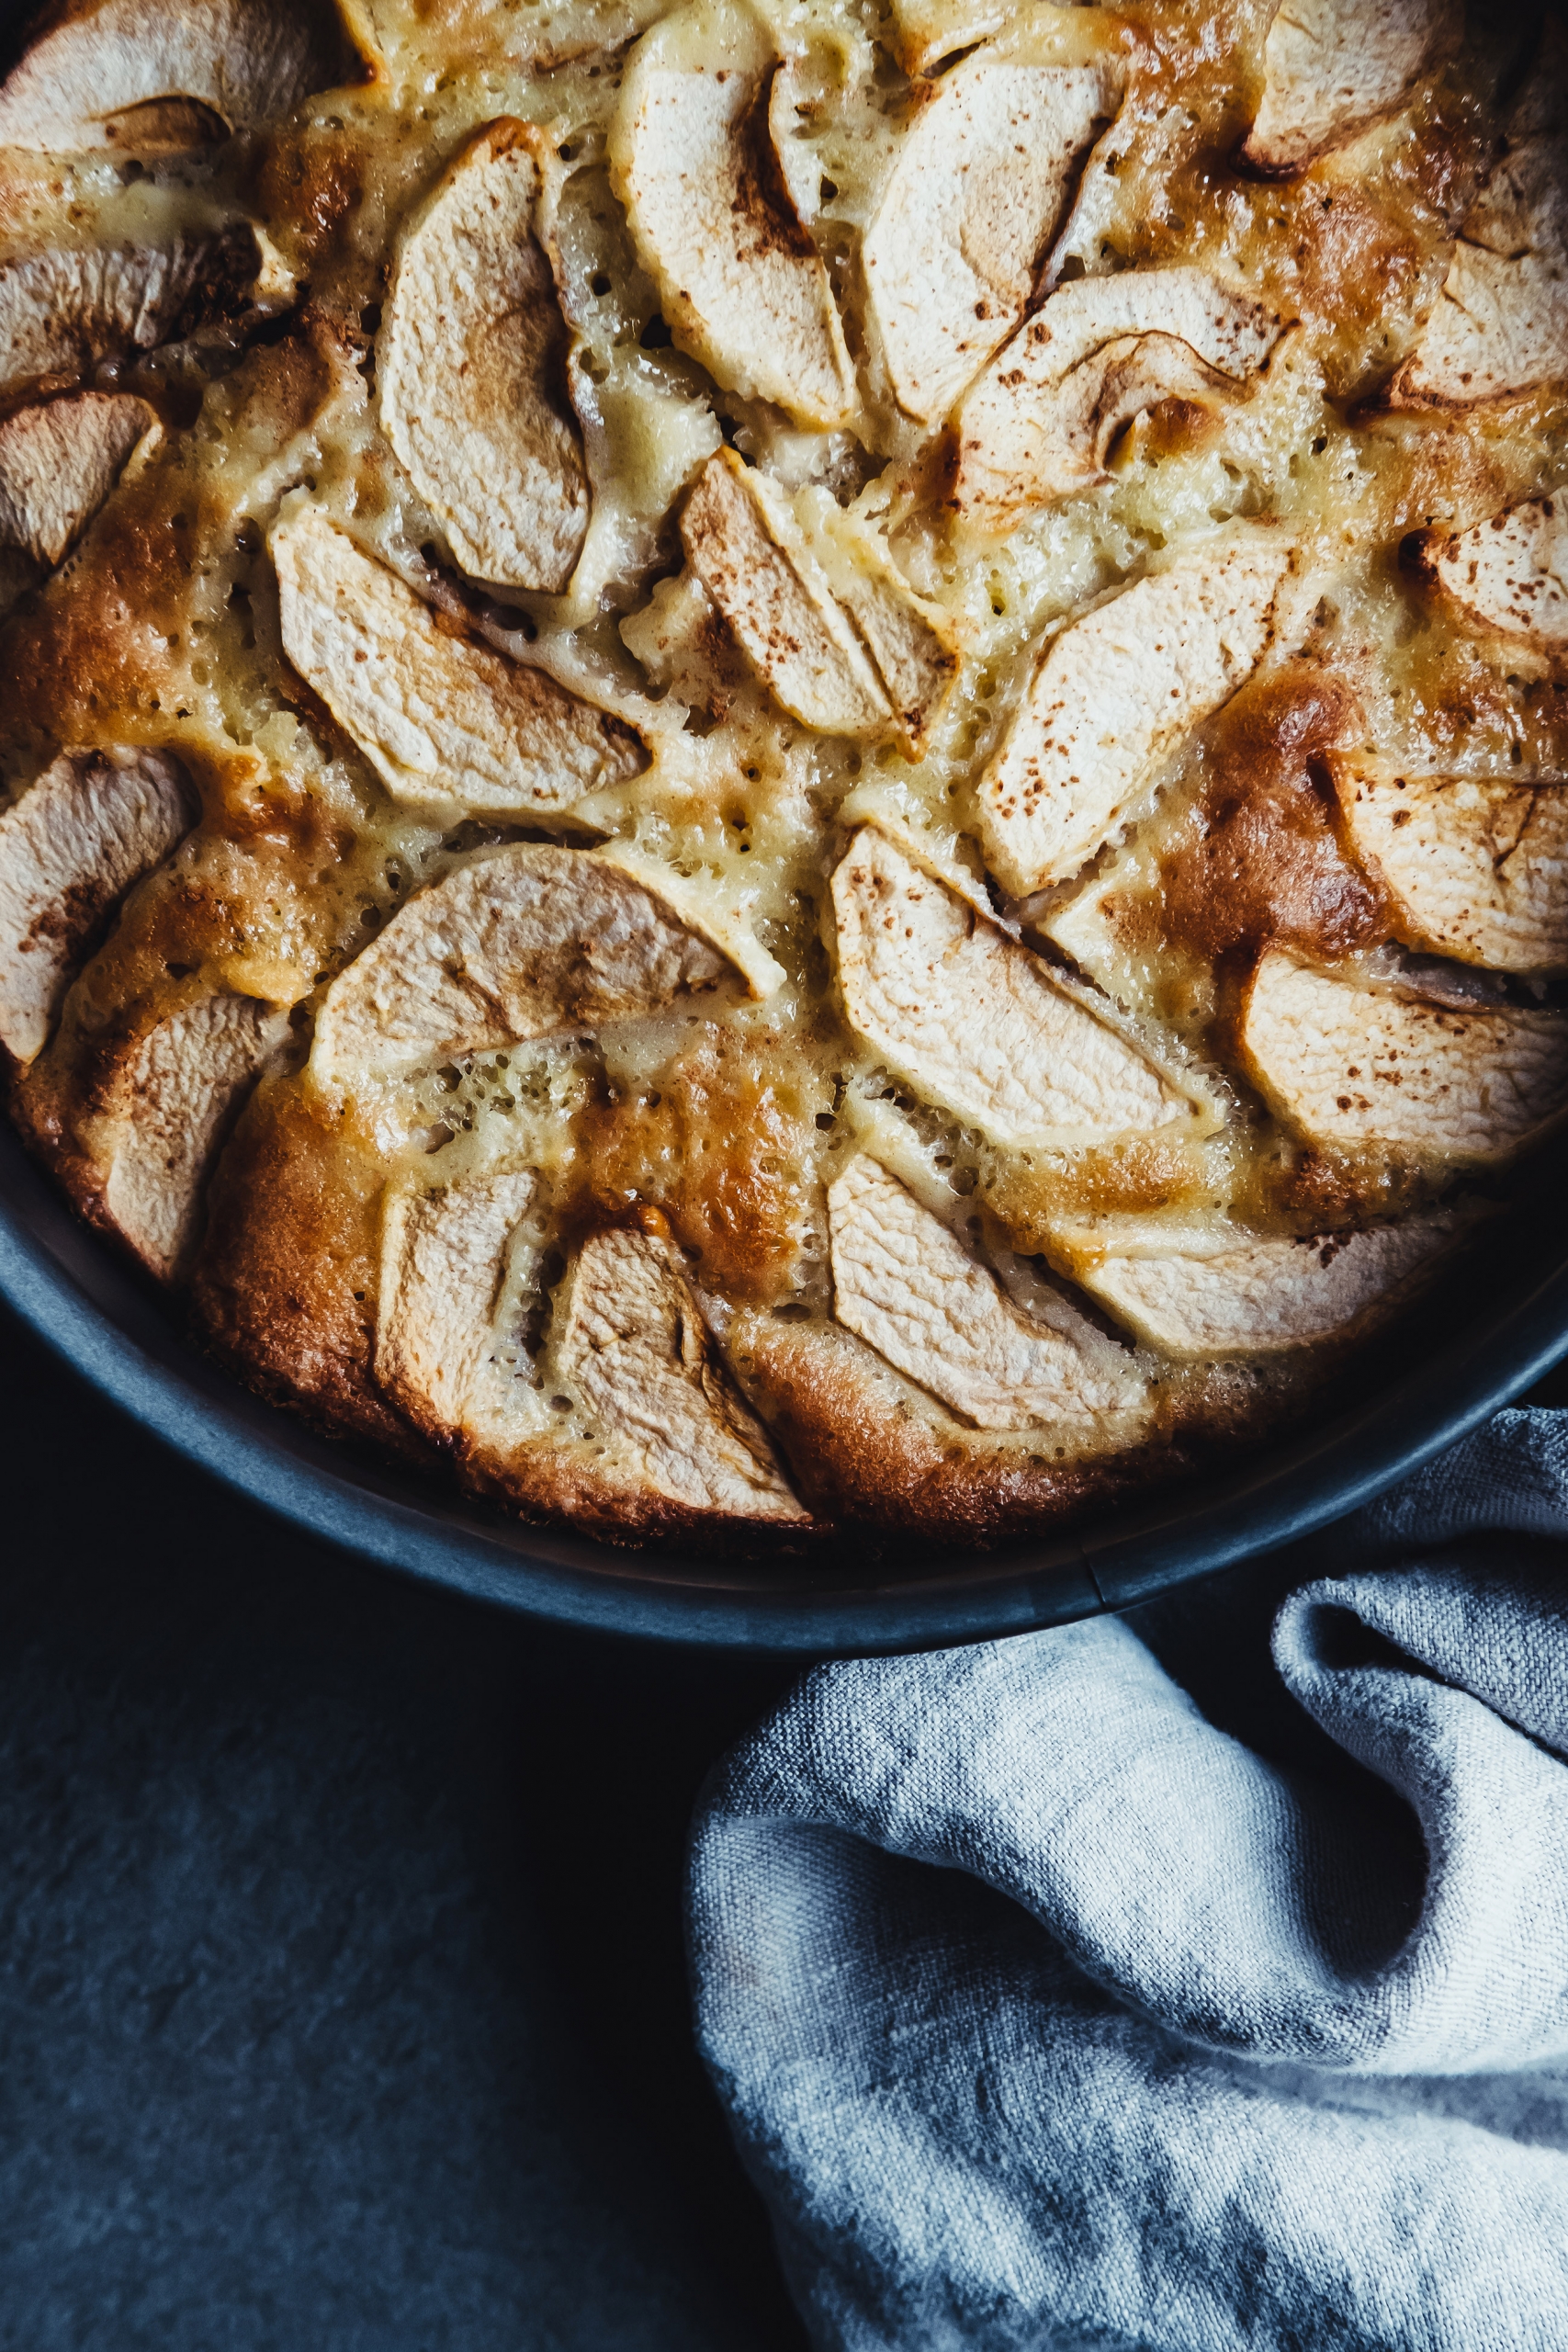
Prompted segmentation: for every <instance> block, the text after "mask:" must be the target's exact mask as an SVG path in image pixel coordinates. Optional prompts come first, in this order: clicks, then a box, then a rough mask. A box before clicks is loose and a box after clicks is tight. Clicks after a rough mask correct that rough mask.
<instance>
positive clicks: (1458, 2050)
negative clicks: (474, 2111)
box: [688, 1412, 1568, 2352]
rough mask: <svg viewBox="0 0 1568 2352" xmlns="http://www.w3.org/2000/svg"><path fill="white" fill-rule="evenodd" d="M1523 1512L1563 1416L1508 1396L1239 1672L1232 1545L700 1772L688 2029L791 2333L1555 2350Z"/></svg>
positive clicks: (1561, 2256) (906, 1675)
mask: <svg viewBox="0 0 1568 2352" xmlns="http://www.w3.org/2000/svg"><path fill="white" fill-rule="evenodd" d="M1565 1537H1568V1414H1565V1413H1554V1412H1506V1413H1503V1414H1501V1415H1500V1416H1499V1417H1498V1418H1497V1419H1495V1421H1493V1422H1492V1423H1491V1424H1490V1425H1489V1426H1488V1427H1486V1428H1485V1429H1483V1430H1482V1431H1480V1432H1479V1433H1478V1434H1477V1435H1475V1436H1473V1437H1472V1438H1471V1439H1469V1440H1467V1441H1466V1442H1463V1443H1462V1444H1461V1445H1460V1446H1459V1447H1458V1448H1456V1449H1455V1450H1454V1451H1453V1452H1452V1453H1449V1454H1447V1455H1445V1456H1443V1457H1441V1458H1439V1459H1438V1461H1436V1462H1435V1463H1433V1464H1429V1465H1428V1466H1427V1468H1426V1469H1425V1470H1424V1471H1422V1472H1420V1473H1419V1474H1417V1475H1416V1476H1415V1477H1414V1478H1413V1479H1412V1480H1411V1481H1410V1482H1409V1483H1408V1484H1406V1485H1405V1486H1404V1487H1400V1488H1398V1489H1396V1490H1395V1491H1394V1492H1393V1494H1392V1495H1390V1496H1389V1497H1387V1498H1385V1499H1384V1500H1383V1501H1382V1502H1381V1503H1379V1504H1378V1505H1376V1506H1375V1507H1374V1508H1373V1509H1371V1510H1370V1511H1367V1512H1365V1513H1363V1514H1362V1515H1361V1516H1360V1517H1359V1518H1358V1519H1356V1520H1353V1521H1348V1522H1346V1523H1344V1524H1343V1525H1341V1526H1340V1527H1339V1528H1337V1529H1335V1530H1333V1531H1331V1532H1330V1534H1329V1535H1328V1536H1327V1537H1324V1538H1319V1539H1317V1540H1316V1543H1315V1545H1314V1548H1313V1551H1312V1554H1311V1555H1310V1558H1309V1559H1308V1561H1307V1562H1306V1563H1305V1564H1304V1569H1303V1563H1302V1562H1301V1561H1300V1560H1299V1559H1298V1561H1297V1562H1296V1563H1295V1575H1296V1578H1297V1581H1296V1582H1295V1584H1294V1586H1293V1587H1291V1586H1283V1587H1282V1588H1281V1590H1282V1599H1281V1598H1280V1592H1279V1591H1277V1592H1276V1594H1275V1595H1274V1596H1273V1597H1272V1598H1270V1599H1269V1600H1268V1602H1267V1604H1266V1605H1267V1608H1268V1610H1269V1611H1272V1610H1273V1608H1274V1606H1275V1601H1276V1600H1279V1603H1280V1605H1279V1606H1278V1613H1277V1615H1275V1616H1274V1619H1273V1626H1272V1657H1273V1665H1272V1666H1270V1664H1269V1656H1268V1646H1267V1632H1266V1624H1267V1620H1266V1618H1265V1619H1263V1620H1260V1622H1259V1623H1258V1627H1257V1629H1256V1632H1255V1635H1254V1637H1253V1638H1254V1646H1255V1651H1256V1656H1255V1657H1253V1658H1252V1660H1251V1665H1250V1667H1248V1664H1247V1655H1248V1654H1247V1629H1246V1625H1245V1623H1244V1622H1243V1621H1245V1619H1246V1615H1247V1607H1248V1605H1249V1604H1248V1601H1247V1594H1248V1591H1249V1590H1251V1589H1255V1588H1256V1585H1257V1583H1258V1569H1257V1568H1256V1567H1255V1568H1254V1570H1253V1571H1251V1572H1250V1577H1251V1584H1250V1585H1249V1583H1248V1580H1247V1577H1237V1576H1233V1577H1230V1578H1229V1579H1227V1580H1225V1581H1224V1582H1223V1583H1222V1585H1221V1587H1220V1588H1219V1589H1218V1592H1217V1594H1216V1593H1215V1592H1213V1591H1211V1592H1210V1593H1209V1594H1208V1596H1207V1598H1206V1599H1205V1598H1203V1597H1202V1596H1200V1597H1198V1598H1197V1599H1190V1600H1187V1601H1185V1602H1184V1601H1183V1600H1182V1598H1181V1597H1180V1596H1176V1597H1173V1598H1172V1600H1170V1601H1168V1602H1167V1603H1165V1604H1163V1613H1161V1611H1155V1612H1153V1613H1151V1614H1148V1615H1146V1616H1145V1617H1144V1618H1141V1619H1134V1621H1132V1622H1126V1621H1121V1620H1115V1619H1106V1618H1101V1619H1097V1620H1093V1621H1091V1622H1089V1623H1084V1624H1081V1625H1076V1626H1069V1627H1066V1628H1062V1629H1059V1630H1055V1631H1051V1632H1045V1633H1040V1634H1030V1635H1026V1636H1022V1637H1021V1638H1017V1639H1014V1640H1010V1641H1005V1642H998V1643H993V1644H989V1645H986V1646H984V1647H981V1648H972V1649H964V1650H953V1651H948V1652H944V1653H942V1654H940V1655H937V1656H934V1657H907V1658H895V1659H884V1660H857V1661H853V1662H851V1663H848V1664H840V1665H835V1666H829V1667H823V1668H818V1669H816V1670H815V1671H813V1672H811V1673H810V1674H808V1675H807V1677H806V1678H805V1679H804V1680H803V1681H802V1682H801V1683H799V1684H798V1685H797V1686H796V1688H795V1691H794V1692H793V1693H792V1694H791V1696H790V1697H789V1698H788V1699H787V1700H786V1701H785V1702H784V1704H783V1705H782V1706H781V1707H780V1708H779V1710H778V1711H777V1712H776V1713H774V1714H773V1717H772V1718H771V1719H770V1720H769V1721H768V1722H766V1723H765V1724H763V1725H762V1726H761V1729H760V1730H759V1731H758V1732H756V1733H755V1734H754V1735H753V1736H751V1737H750V1739H749V1740H748V1741H747V1742H746V1743H745V1744H744V1745H743V1746H742V1747H740V1748H739V1750H738V1751H736V1752H735V1753H734V1754H733V1755H732V1756H731V1757H730V1758H728V1760H727V1762H726V1763H725V1764H724V1765H723V1766H722V1767H721V1768H720V1770H719V1772H718V1774H717V1775H716V1779H715V1780H714V1781H713V1782H712V1783H711V1784H710V1786H709V1788H708V1790H707V1792H705V1799H704V1802H703V1804H702V1806H701V1808H700V1810H699V1815H698V1819H697V1824H696V1827H695V1832H694V1846H693V1851H692V1860H691V1875H690V1883H689V1897H688V1900H689V1910H688V1927H689V1935H690V1946H691V1952H692V1959H693V1968H694V1986H695V1998H696V2011H697V2024H698V2033H699V2039H700V2041H701V2045H702V2049H703V2052H704V2054H705V2059H706V2061H707V2064H708V2066H709V2068H710V2070H711V2072H712V2075H713V2076H714V2079H715V2081H716V2085H717V2086H718V2089H719V2093H720V2096H721V2098H723V2100H724V2101H725V2103H726V2106H727V2107H728V2112H729V2117H730V2120H731V2124H732V2128H733V2130H734V2132H735V2134H736V2137H737V2140H738V2143H739V2147H740V2150H741V2153H742V2155H743V2157H744V2159H745V2161H746V2163H747V2165H748V2166H749V2168H750V2171H751V2173H752V2176H753V2177H754V2178H755V2180H756V2181H757V2183H758V2185H759V2187H760V2188H761V2191H762V2194H763V2196H764V2198H765V2199H767V2201H768V2204H769V2206H770V2208H771V2210H772V2213H773V2222H774V2226H775V2229H776V2232H777V2235H778V2239H779V2243H780V2246H781V2249H782V2252H783V2255H784V2262H785V2265H786V2267H787V2269H788V2272H789V2275H790V2279H791V2283H792V2286H793V2289H794V2291H795V2296H796V2298H797V2301H798V2302H799V2304H800V2308H801V2310H802V2312H803V2313H804V2314H805V2316H806V2320H807V2326H808V2328H809V2330H810V2332H811V2334H812V2335H813V2337H814V2340H815V2341H816V2343H817V2344H818V2345H819V2346H833V2347H844V2352H873V2347H875V2352H884V2347H889V2348H891V2347H897V2352H950V2347H951V2348H952V2352H956V2347H959V2346H963V2347H964V2352H1023V2347H1025V2346H1027V2347H1029V2352H1068V2347H1071V2352H1080V2347H1085V2346H1118V2347H1123V2346H1137V2347H1140V2352H1144V2348H1145V2347H1146V2352H1231V2347H1233V2346H1247V2352H1253V2348H1254V2347H1268V2352H1317V2348H1318V2347H1333V2352H1344V2348H1345V2347H1351V2346H1354V2347H1357V2352H1360V2347H1365V2352H1417V2347H1418V2352H1450V2347H1452V2352H1503V2347H1507V2352H1516V2347H1525V2346H1529V2347H1530V2352H1568V1544H1565V1543H1564V1541H1563V1539H1564V1538H1565ZM1265 1565H1267V1564H1265ZM1305 1570H1310V1571H1311V1575H1310V1580H1308V1581H1305V1582H1303V1581H1301V1580H1300V1579H1301V1577H1302V1576H1303V1572H1305ZM1251 1606H1252V1607H1253V1609H1254V1611H1255V1612H1256V1610H1257V1602H1256V1600H1254V1601H1253V1602H1252V1603H1251ZM1238 1627H1239V1628H1240V1630H1239V1632H1238V1630H1237V1628H1238ZM1227 1644H1230V1645H1232V1646H1230V1647H1227ZM1162 1659H1163V1660H1164V1661H1165V1662H1163V1663H1162ZM1216 1661H1218V1663H1217V1664H1216ZM1171 1668H1174V1669H1175V1670H1174V1671H1173V1670H1170V1669H1171ZM1276 1669H1277V1671H1276ZM1178 1672H1179V1673H1181V1675H1182V1677H1183V1679H1184V1680H1185V1681H1186V1682H1187V1683H1189V1684H1190V1685H1191V1687H1192V1691H1199V1692H1200V1693H1201V1695H1202V1698H1203V1703H1202V1704H1200V1703H1199V1701H1198V1699H1197V1698H1195V1697H1194V1696H1193V1695H1191V1691H1189V1689H1187V1688H1184V1687H1183V1681H1181V1680H1178V1679H1176V1675H1177V1673H1178ZM1238 1689H1240V1691H1241V1693H1242V1696H1241V1701H1240V1703H1239V1709H1238V1707H1237V1706H1235V1705H1233V1704H1232V1703H1231V1702H1232V1701H1234V1700H1235V1694H1236V1691H1237V1690H1238ZM1227 1708H1228V1709H1229V1712H1230V1713H1231V1714H1232V1716H1233V1717H1234V1718H1236V1719H1237V1721H1239V1724H1240V1728H1241V1730H1242V1731H1243V1732H1244V1733H1246V1734H1247V1736H1246V1737H1240V1736H1236V1732H1235V1725H1234V1724H1233V1727H1232V1728H1225V1727H1223V1724H1224V1716H1225V1714H1226V1712H1227ZM1325 1735H1326V1736H1325Z"/></svg>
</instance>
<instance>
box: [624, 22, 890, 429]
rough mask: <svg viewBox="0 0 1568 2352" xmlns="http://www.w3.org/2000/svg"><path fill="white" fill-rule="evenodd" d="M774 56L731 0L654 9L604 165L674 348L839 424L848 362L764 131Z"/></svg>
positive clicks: (811, 249)
mask: <svg viewBox="0 0 1568 2352" xmlns="http://www.w3.org/2000/svg"><path fill="white" fill-rule="evenodd" d="M777 63H778V55H777V51H775V49H774V47H773V39H772V37H771V35H770V34H768V33H767V32H766V31H765V30H764V28H762V26H761V23H760V22H759V20H758V19H757V18H756V17H753V16H752V15H751V13H750V9H748V8H745V7H743V6H735V5H730V0H711V4H710V5H703V6H695V7H687V8H682V9H681V10H679V11H678V12H677V13H676V14H675V15H674V16H671V17H666V19H665V21H664V22H663V23H662V24H661V25H659V26H657V27H656V28H655V29H654V30H653V31H652V32H650V33H647V34H645V35H644V37H643V39H642V40H640V41H639V42H638V43H637V48H636V49H635V50H634V51H632V55H631V60H630V62H629V64H628V66H627V69H626V82H625V85H624V87H623V89H622V92H621V101H620V107H619V110H618V112H617V113H616V116H615V123H614V125H613V127H612V130H611V133H610V164H611V173H612V177H613V182H614V186H615V193H616V195H617V196H618V197H619V198H620V200H621V202H622V203H623V204H624V205H625V206H626V217H627V219H628V220H629V221H630V223H631V229H632V234H633V236H634V238H635V239H636V241H637V252H638V254H639V256H640V258H641V260H642V264H643V266H644V268H645V269H647V271H648V272H649V276H650V277H652V279H653V281H654V283H655V285H656V286H657V287H658V288H659V295H660V304H661V307H662V309H663V311H664V316H665V318H666V320H667V322H669V326H670V331H671V334H672V335H673V336H674V338H675V341H676V342H677V343H678V344H679V345H680V346H681V348H682V350H683V351H687V352H690V354H691V356H693V358H694V359H697V360H700V361H701V362H702V364H703V366H704V367H705V368H708V369H709V371H710V372H711V373H712V374H713V375H714V376H715V377H716V378H717V379H718V381H719V382H720V383H721V384H723V385H725V386H726V387H727V388H728V390H730V391H734V392H739V393H740V394H741V395H742V396H743V397H744V398H746V399H750V400H765V401H777V402H778V404H779V406H780V407H781V408H784V409H787V410H788V412H789V413H790V414H791V416H793V417H794V418H795V419H796V421H797V422H798V423H800V424H812V425H819V426H830V425H837V424H848V422H849V421H850V419H851V417H852V415H853V413H854V411H855V380H854V369H853V368H852V366H851V364H850V356H849V353H848V352H847V350H846V349H845V347H844V336H843V330H842V328H841V327H840V324H839V314H838V311H837V310H836V309H835V307H834V303H833V296H832V291H831V288H829V283H828V273H827V271H826V269H825V268H824V267H823V266H822V262H821V259H820V257H819V255H818V252H817V248H816V246H815V245H814V244H813V243H812V241H811V237H810V235H809V233H808V232H807V229H806V228H805V226H804V225H803V223H802V222H801V220H800V218H799V215H798V214H797V213H796V211H795V206H794V204H793V203H792V201H791V199H790V196H789V191H788V188H787V187H786V186H785V183H784V174H783V171H782V169H781V168H780V165H779V161H778V156H777V153H776V151H775V150H774V148H773V141H772V136H771V133H770V131H769V128H768V97H769V87H770V85H771V83H772V80H773V72H774V69H775V67H776V65H777Z"/></svg>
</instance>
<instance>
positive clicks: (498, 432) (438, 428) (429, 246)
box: [378, 117, 589, 594]
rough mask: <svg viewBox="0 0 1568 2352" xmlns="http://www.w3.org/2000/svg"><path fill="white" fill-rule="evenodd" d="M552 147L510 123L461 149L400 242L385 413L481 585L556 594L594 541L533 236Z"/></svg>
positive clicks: (418, 482) (381, 354) (418, 481)
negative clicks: (544, 161)
mask: <svg viewBox="0 0 1568 2352" xmlns="http://www.w3.org/2000/svg"><path fill="white" fill-rule="evenodd" d="M544 147H545V142H544V138H543V134H542V132H540V131H539V130H537V129H536V128H535V127H534V126H533V125H531V124H527V123H522V122H515V121H513V120H512V119H511V118H510V117H504V118H502V119H501V120H499V121H496V122H491V123H487V124H486V125H485V127H484V128H483V130H480V131H479V132H477V133H476V135H475V136H474V138H473V139H471V140H470V141H469V142H468V145H467V146H466V147H465V148H463V150H462V151H461V153H459V154H458V155H457V159H456V161H455V162H453V163H452V164H449V165H448V166H447V168H446V172H445V173H444V174H443V175H442V177H441V179H440V181H439V182H438V183H437V185H436V187H435V190H434V194H433V195H432V196H431V197H430V198H429V199H428V200H427V201H426V202H425V203H424V204H423V205H422V206H421V207H420V209H419V210H418V211H417V212H416V213H415V214H414V216H413V218H412V220H411V221H410V222H409V223H408V225H407V227H406V228H405V229H404V230H403V232H402V234H401V236H400V239H399V241H398V250H397V254H396V258H395V261H394V264H393V268H392V276H391V280H390V284H389V288H388V294H387V302H386V309H385V313H384V316H383V319H382V323H381V331H380V336H379V340H378V380H379V385H380V402H381V418H382V422H383V424H385V426H386V429H387V436H388V438H389V441H390V442H391V445H392V447H393V448H394V449H395V450H396V451H397V453H398V456H399V457H400V458H401V460H402V462H403V464H404V465H405V466H406V467H407V468H408V470H409V474H410V476H411V478H412V481H413V483H414V486H415V488H416V489H417V490H418V491H419V492H420V495H421V496H422V497H423V498H424V499H425V500H427V501H428V503H429V504H430V506H431V508H432V510H433V511H434V513H435V514H436V515H438V516H439V517H440V520H441V525H442V527H443V529H444V530H445V531H446V536H447V537H448V539H449V540H450V541H451V544H452V551H453V553H454V554H455V555H456V557H457V560H458V562H459V563H460V564H461V565H462V567H463V569H464V571H468V572H470V573H472V575H473V577H474V578H475V579H476V580H485V581H493V582H496V583H497V584H498V585H499V586H502V587H510V588H537V589H544V590H547V591H548V592H549V593H550V594H556V593H558V591H559V590H561V589H563V588H564V587H565V586H566V584H567V582H568V581H569V580H570V578H571V574H572V571H573V570H574V569H575V567H576V563H577V559H578V557H579V555H580V554H581V551H582V542H583V540H584V538H585V537H587V534H588V510H589V492H588V473H587V469H586V467H585V465H584V462H583V456H582V438H581V434H580V432H579V430H578V426H577V421H576V419H575V417H573V416H572V414H571V413H570V409H569V408H568V406H567V405H566V402H565V400H564V398H563V394H562V391H561V389H560V387H561V385H562V383H563V382H564V372H565V371H564V363H565V355H566V343H567V335H566V327H565V323H564V322H563V320H562V318H561V314H560V311H559V308H558V303H557V300H556V288H555V280H554V278H553V277H552V275H551V272H550V266H549V263H548V261H547V259H546V257H545V252H544V248H543V246H542V245H541V244H540V243H539V241H538V238H537V237H536V234H535V220H536V208H537V204H538V198H539V192H540V161H539V159H540V155H541V153H543V152H544Z"/></svg>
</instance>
